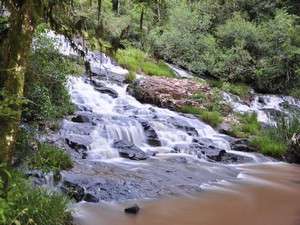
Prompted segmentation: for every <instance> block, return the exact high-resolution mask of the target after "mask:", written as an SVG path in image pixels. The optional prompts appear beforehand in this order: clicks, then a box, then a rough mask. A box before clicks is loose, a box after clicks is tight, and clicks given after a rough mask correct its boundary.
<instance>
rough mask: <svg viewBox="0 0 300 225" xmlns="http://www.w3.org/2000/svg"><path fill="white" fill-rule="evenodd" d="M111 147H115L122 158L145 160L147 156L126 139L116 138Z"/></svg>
mask: <svg viewBox="0 0 300 225" xmlns="http://www.w3.org/2000/svg"><path fill="white" fill-rule="evenodd" d="M112 147H113V148H116V149H117V150H118V152H119V154H120V156H121V157H124V158H128V159H132V160H145V159H147V158H148V155H147V154H146V153H145V152H144V151H143V150H141V149H140V148H139V147H137V146H135V145H134V144H133V143H131V142H129V141H126V140H116V141H114V143H113V145H112Z"/></svg>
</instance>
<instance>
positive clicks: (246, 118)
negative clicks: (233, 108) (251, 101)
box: [231, 112, 261, 138]
mask: <svg viewBox="0 0 300 225" xmlns="http://www.w3.org/2000/svg"><path fill="white" fill-rule="evenodd" d="M236 116H237V118H238V119H239V122H240V124H235V125H232V130H231V135H232V136H234V137H239V138H248V137H250V136H251V135H257V134H259V132H260V131H261V124H260V123H259V122H258V121H257V113H256V112H252V113H251V114H248V113H244V114H236Z"/></svg>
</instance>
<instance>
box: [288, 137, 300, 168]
mask: <svg viewBox="0 0 300 225" xmlns="http://www.w3.org/2000/svg"><path fill="white" fill-rule="evenodd" d="M286 159H287V161H288V162H289V163H300V133H298V134H294V135H293V137H292V138H291V140H290V141H289V147H288V150H287V153H286Z"/></svg>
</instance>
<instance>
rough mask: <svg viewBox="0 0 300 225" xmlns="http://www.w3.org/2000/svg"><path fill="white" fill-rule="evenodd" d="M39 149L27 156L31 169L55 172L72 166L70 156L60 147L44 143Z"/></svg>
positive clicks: (27, 162)
mask: <svg viewBox="0 0 300 225" xmlns="http://www.w3.org/2000/svg"><path fill="white" fill-rule="evenodd" d="M38 149H39V150H38V152H35V153H33V154H32V155H30V156H29V157H27V160H26V164H27V165H28V168H29V169H30V170H35V169H37V170H42V171H43V172H50V171H53V172H54V173H55V172H58V171H60V170H64V169H69V168H71V167H72V160H71V158H70V156H69V155H67V154H66V153H64V152H63V151H62V150H61V149H59V148H58V147H56V146H53V145H49V144H45V143H42V144H40V145H39V148H38Z"/></svg>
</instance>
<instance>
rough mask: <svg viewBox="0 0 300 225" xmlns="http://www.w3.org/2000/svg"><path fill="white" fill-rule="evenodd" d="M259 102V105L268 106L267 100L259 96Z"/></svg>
mask: <svg viewBox="0 0 300 225" xmlns="http://www.w3.org/2000/svg"><path fill="white" fill-rule="evenodd" d="M257 101H258V103H261V104H266V102H265V99H264V98H263V97H262V96H259V97H258V99H257Z"/></svg>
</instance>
